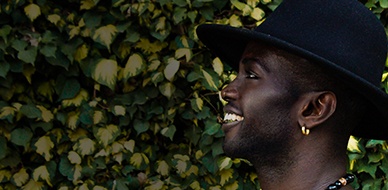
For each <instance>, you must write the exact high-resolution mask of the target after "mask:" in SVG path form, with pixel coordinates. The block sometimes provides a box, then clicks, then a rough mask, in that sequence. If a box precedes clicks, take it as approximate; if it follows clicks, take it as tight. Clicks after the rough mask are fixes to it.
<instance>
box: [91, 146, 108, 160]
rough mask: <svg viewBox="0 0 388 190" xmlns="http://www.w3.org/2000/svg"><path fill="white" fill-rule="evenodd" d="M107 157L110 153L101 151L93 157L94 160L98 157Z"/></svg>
mask: <svg viewBox="0 0 388 190" xmlns="http://www.w3.org/2000/svg"><path fill="white" fill-rule="evenodd" d="M106 149H109V148H106ZM109 155H110V151H108V150H105V149H102V150H100V151H99V152H98V153H97V154H96V155H94V157H95V158H97V157H100V156H103V157H106V156H109Z"/></svg>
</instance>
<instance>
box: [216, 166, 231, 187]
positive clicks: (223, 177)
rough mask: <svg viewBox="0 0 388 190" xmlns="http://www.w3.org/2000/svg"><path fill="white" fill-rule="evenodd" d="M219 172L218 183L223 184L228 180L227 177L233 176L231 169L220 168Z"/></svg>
mask: <svg viewBox="0 0 388 190" xmlns="http://www.w3.org/2000/svg"><path fill="white" fill-rule="evenodd" d="M219 174H220V177H221V180H220V184H221V185H225V183H226V182H228V181H229V179H231V178H232V177H233V169H225V170H221V171H220V172H219Z"/></svg>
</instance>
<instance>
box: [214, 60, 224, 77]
mask: <svg viewBox="0 0 388 190" xmlns="http://www.w3.org/2000/svg"><path fill="white" fill-rule="evenodd" d="M212 65H213V69H214V71H215V72H216V73H217V74H218V76H221V75H222V73H223V72H224V65H223V64H222V62H221V60H220V58H218V57H217V58H215V59H213V64H212Z"/></svg>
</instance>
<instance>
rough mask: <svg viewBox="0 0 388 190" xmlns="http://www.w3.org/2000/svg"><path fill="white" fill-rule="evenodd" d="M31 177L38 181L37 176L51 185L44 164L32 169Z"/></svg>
mask: <svg viewBox="0 0 388 190" xmlns="http://www.w3.org/2000/svg"><path fill="white" fill-rule="evenodd" d="M32 178H33V179H34V180H35V181H38V180H39V178H41V179H43V180H45V181H46V183H47V184H48V185H49V186H50V187H52V186H53V185H52V184H51V182H50V174H49V172H48V170H47V167H46V166H39V167H38V168H36V169H35V170H34V172H33V173H32Z"/></svg>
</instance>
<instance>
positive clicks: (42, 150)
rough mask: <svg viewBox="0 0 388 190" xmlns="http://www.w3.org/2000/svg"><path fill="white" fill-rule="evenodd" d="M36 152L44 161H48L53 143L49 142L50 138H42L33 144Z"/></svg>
mask: <svg viewBox="0 0 388 190" xmlns="http://www.w3.org/2000/svg"><path fill="white" fill-rule="evenodd" d="M35 147H36V152H37V153H38V154H40V155H42V156H43V157H44V158H45V159H46V161H50V160H51V158H52V157H53V155H52V154H51V153H50V150H51V149H52V148H54V143H53V142H52V141H51V139H50V137H48V136H43V137H40V138H39V140H38V141H37V142H36V143H35Z"/></svg>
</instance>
